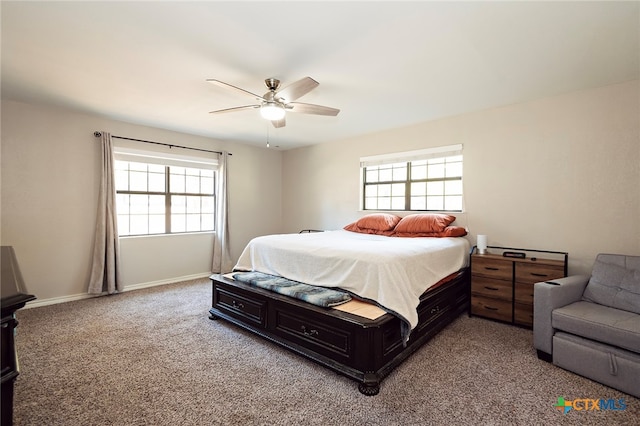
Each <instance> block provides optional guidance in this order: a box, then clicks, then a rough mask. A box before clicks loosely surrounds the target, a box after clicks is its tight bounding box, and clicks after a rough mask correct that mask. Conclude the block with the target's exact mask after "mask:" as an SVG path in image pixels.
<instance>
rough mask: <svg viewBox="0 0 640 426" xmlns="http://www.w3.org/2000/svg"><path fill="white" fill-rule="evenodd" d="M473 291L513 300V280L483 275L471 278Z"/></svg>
mask: <svg viewBox="0 0 640 426" xmlns="http://www.w3.org/2000/svg"><path fill="white" fill-rule="evenodd" d="M471 293H472V294H474V295H481V296H487V297H494V298H498V299H502V300H506V301H511V300H512V297H513V296H512V290H511V280H509V281H507V280H497V279H493V278H486V277H482V276H479V275H478V276H475V275H474V276H473V277H472V278H471Z"/></svg>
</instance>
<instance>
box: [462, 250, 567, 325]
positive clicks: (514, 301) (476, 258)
mask: <svg viewBox="0 0 640 426" xmlns="http://www.w3.org/2000/svg"><path fill="white" fill-rule="evenodd" d="M489 248H490V249H491V252H490V253H487V254H478V253H476V252H475V250H473V253H472V255H471V305H470V312H469V314H470V315H477V316H481V317H485V318H491V319H494V320H498V321H504V322H508V323H511V324H516V325H520V326H524V327H533V285H534V284H535V283H537V282H540V281H547V280H552V279H554V278H561V277H566V276H567V257H568V255H567V253H564V252H551V251H541V250H532V249H512V248H507V247H489ZM510 250H511V251H517V252H520V253H525V255H526V256H527V257H525V258H512V257H504V256H503V255H502V253H503V252H504V251H510ZM554 257H555V258H554ZM557 258H561V260H560V259H557Z"/></svg>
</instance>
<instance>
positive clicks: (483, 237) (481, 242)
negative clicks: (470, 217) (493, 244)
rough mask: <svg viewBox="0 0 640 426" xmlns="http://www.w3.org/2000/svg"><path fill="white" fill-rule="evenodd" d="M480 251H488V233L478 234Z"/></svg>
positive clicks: (482, 252) (483, 252)
mask: <svg viewBox="0 0 640 426" xmlns="http://www.w3.org/2000/svg"><path fill="white" fill-rule="evenodd" d="M477 246H478V253H480V254H485V253H486V252H487V236H486V235H478V242H477Z"/></svg>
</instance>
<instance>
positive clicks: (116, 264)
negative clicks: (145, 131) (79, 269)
mask: <svg viewBox="0 0 640 426" xmlns="http://www.w3.org/2000/svg"><path fill="white" fill-rule="evenodd" d="M117 220H118V218H117V215H116V188H115V180H114V173H113V146H112V143H111V134H110V133H106V132H102V177H101V179H100V194H99V196H98V214H97V219H96V235H95V241H94V246H93V260H92V261H93V264H92V267H91V278H90V279H89V293H92V294H100V293H103V292H107V293H109V294H113V293H117V292H120V291H122V290H123V289H124V286H123V284H122V278H121V277H120V243H119V240H118V222H117Z"/></svg>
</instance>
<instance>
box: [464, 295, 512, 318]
mask: <svg viewBox="0 0 640 426" xmlns="http://www.w3.org/2000/svg"><path fill="white" fill-rule="evenodd" d="M512 309H513V307H512V305H511V301H507V300H500V299H492V298H490V297H483V296H473V297H472V298H471V313H472V314H474V315H480V316H483V317H486V318H492V319H496V320H500V321H507V322H511V319H512V315H511V311H512Z"/></svg>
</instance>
